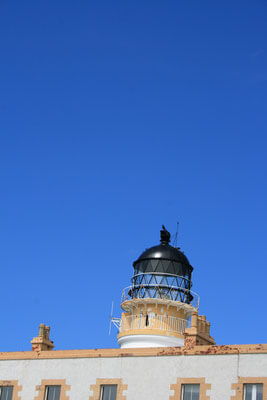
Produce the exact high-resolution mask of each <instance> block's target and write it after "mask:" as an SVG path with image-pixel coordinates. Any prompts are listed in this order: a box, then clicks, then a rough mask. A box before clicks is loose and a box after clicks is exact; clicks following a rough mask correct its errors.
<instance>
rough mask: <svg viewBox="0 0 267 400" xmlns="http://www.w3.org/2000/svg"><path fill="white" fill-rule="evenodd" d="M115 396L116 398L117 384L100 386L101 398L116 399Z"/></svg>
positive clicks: (104, 399)
mask: <svg viewBox="0 0 267 400" xmlns="http://www.w3.org/2000/svg"><path fill="white" fill-rule="evenodd" d="M116 398H117V385H102V386H101V400H116Z"/></svg>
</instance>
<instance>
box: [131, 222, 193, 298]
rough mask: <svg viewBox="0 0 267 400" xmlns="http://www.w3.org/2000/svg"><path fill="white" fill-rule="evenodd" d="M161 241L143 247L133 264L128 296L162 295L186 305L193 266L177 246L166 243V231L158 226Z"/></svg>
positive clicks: (167, 235)
mask: <svg viewBox="0 0 267 400" xmlns="http://www.w3.org/2000/svg"><path fill="white" fill-rule="evenodd" d="M160 234H161V240H160V241H161V243H160V244H159V245H158V246H154V247H151V248H149V249H147V250H145V251H144V252H143V253H142V254H141V256H140V257H139V258H138V259H137V260H136V261H135V262H134V263H133V267H134V275H133V277H132V283H133V286H132V288H131V290H130V292H129V295H130V296H131V297H132V298H164V299H170V300H174V301H181V302H183V303H187V304H190V302H191V301H192V299H193V296H192V295H191V291H190V290H191V287H192V282H191V275H192V271H193V267H192V266H191V265H190V263H189V261H188V259H187V257H186V256H185V255H184V253H183V252H182V251H181V250H180V249H179V248H177V247H173V246H171V245H170V244H169V242H170V237H171V235H170V233H169V232H168V231H167V230H166V228H165V227H164V226H162V230H161V231H160Z"/></svg>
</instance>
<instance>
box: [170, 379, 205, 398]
mask: <svg viewBox="0 0 267 400" xmlns="http://www.w3.org/2000/svg"><path fill="white" fill-rule="evenodd" d="M188 384H199V385H200V394H199V400H210V396H207V390H210V388H211V385H210V384H209V383H206V382H205V378H178V379H177V382H176V383H175V384H172V385H170V389H171V390H173V391H174V394H173V395H172V396H170V398H169V400H181V399H182V385H188Z"/></svg>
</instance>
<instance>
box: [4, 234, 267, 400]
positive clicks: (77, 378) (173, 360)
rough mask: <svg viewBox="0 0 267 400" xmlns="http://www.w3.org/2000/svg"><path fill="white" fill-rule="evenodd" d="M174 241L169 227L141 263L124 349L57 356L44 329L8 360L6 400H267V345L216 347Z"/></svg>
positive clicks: (121, 326) (128, 298)
mask: <svg viewBox="0 0 267 400" xmlns="http://www.w3.org/2000/svg"><path fill="white" fill-rule="evenodd" d="M169 242H170V234H169V232H167V231H166V229H165V228H164V227H163V229H162V231H161V243H160V244H159V245H158V246H154V247H152V248H150V249H148V250H146V251H145V252H144V253H142V254H141V256H140V257H139V258H138V260H137V261H135V262H134V264H133V266H134V273H133V277H132V279H131V285H130V286H129V287H128V288H126V289H125V290H124V291H123V294H122V302H121V307H122V310H123V312H122V315H121V317H120V318H112V322H113V323H114V325H115V326H116V327H117V328H118V331H119V332H118V344H119V346H120V348H117V349H98V350H95V349H91V350H90V349H89V350H54V344H53V342H52V341H51V340H50V328H49V327H48V326H45V325H44V324H41V325H40V328H39V335H38V336H37V337H35V338H34V339H33V340H32V342H31V343H32V351H21V352H6V353H0V400H267V344H260V345H228V346H227V345H216V344H215V341H214V339H213V338H212V337H211V336H210V323H209V322H208V321H207V320H206V318H205V316H203V315H199V312H198V310H199V299H198V295H197V294H196V293H194V292H193V291H192V280H191V278H192V271H193V268H192V266H191V265H190V263H189V261H188V259H187V258H186V256H185V255H184V254H183V253H182V252H181V251H180V249H179V248H176V247H173V246H171V245H170V243H169Z"/></svg>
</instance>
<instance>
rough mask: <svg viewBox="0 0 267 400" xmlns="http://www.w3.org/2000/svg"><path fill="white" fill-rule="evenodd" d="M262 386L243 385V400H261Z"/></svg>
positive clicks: (259, 384) (258, 384)
mask: <svg viewBox="0 0 267 400" xmlns="http://www.w3.org/2000/svg"><path fill="white" fill-rule="evenodd" d="M262 398H263V384H262V383H257V384H255V383H253V384H250V383H249V384H246V385H244V400H262Z"/></svg>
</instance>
